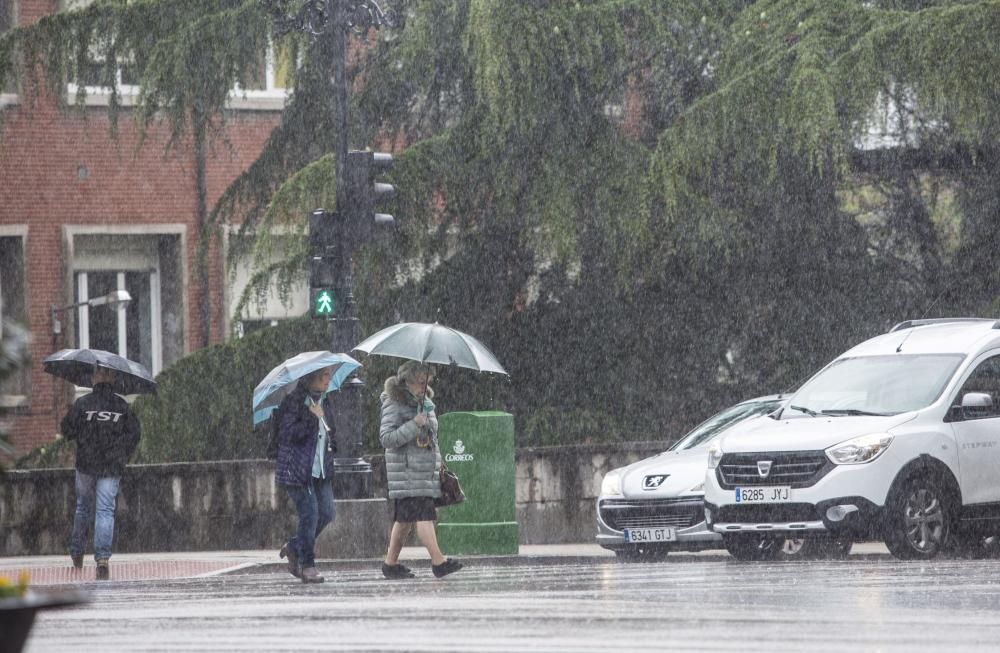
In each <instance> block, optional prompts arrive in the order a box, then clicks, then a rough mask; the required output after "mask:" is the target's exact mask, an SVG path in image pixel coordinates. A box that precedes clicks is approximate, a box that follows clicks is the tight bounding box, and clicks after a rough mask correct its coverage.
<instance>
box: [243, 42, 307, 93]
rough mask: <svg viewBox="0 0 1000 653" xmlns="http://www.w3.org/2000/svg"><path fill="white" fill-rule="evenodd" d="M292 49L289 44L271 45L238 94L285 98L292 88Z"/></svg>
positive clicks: (260, 57)
mask: <svg viewBox="0 0 1000 653" xmlns="http://www.w3.org/2000/svg"><path fill="white" fill-rule="evenodd" d="M294 69H295V67H294V65H293V62H292V48H291V47H290V45H289V44H287V43H280V42H279V43H271V44H269V45H268V48H267V52H261V53H260V54H259V56H258V57H257V61H256V62H255V66H254V71H253V73H252V74H251V76H250V79H248V80H247V82H246V86H245V88H237V89H236V90H237V92H246V93H247V95H250V96H253V95H265V96H266V95H280V96H282V97H283V96H284V95H285V94H286V93H287V92H288V90H289V89H291V88H292V73H293V72H294Z"/></svg>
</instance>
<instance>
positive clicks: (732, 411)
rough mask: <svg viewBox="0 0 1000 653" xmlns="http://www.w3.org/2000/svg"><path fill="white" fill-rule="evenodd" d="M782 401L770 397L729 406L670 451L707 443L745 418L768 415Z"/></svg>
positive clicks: (697, 427) (678, 442)
mask: <svg viewBox="0 0 1000 653" xmlns="http://www.w3.org/2000/svg"><path fill="white" fill-rule="evenodd" d="M780 403H781V401H780V400H778V399H768V400H766V401H745V402H743V403H742V404H736V405H735V406H733V407H731V408H727V409H726V410H724V411H722V412H721V413H716V414H715V415H712V416H711V417H709V418H708V419H707V420H705V421H704V422H702V423H701V424H699V425H698V426H696V427H694V430H692V431H691V432H690V433H688V434H687V435H685V436H684V437H683V438H681V439H680V440H678V441H677V442H675V443H674V445H673V446H672V447H670V449H668V451H683V450H684V449H692V448H694V447H697V446H698V445H702V444H706V443H708V441H709V440H712V439H713V438H715V436H717V435H719V434H720V433H722V432H723V431H725V430H726V429H727V428H729V427H730V426H733V425H734V424H736V423H737V422H742V421H743V420H745V419H749V418H751V417H756V416H757V415H766V414H767V413H770V412H771V411H772V410H774V409H775V408H777V407H778V404H780Z"/></svg>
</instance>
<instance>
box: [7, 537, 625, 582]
mask: <svg viewBox="0 0 1000 653" xmlns="http://www.w3.org/2000/svg"><path fill="white" fill-rule="evenodd" d="M428 557H429V556H428V554H427V550H426V549H424V548H423V547H405V548H404V549H403V552H402V554H401V555H400V559H401V560H403V561H408V560H426V559H428ZM461 557H462V558H463V559H470V560H473V559H474V560H479V561H481V562H488V563H489V564H492V565H503V564H516V563H518V562H519V561H520V562H523V561H524V560H525V559H531V560H534V561H537V562H543V561H550V560H552V559H558V560H559V561H561V562H580V561H591V560H593V559H595V558H607V559H614V554H613V553H612V552H611V551H607V550H605V549H602V548H601V547H599V546H598V545H596V544H586V543H584V544H535V545H521V546H520V548H519V553H518V555H517V556H511V555H507V556H493V555H472V556H461ZM379 562H380V560H379V559H377V558H373V559H357V558H353V559H350V558H348V559H321V560H317V561H316V566H317V568H319V569H320V570H321V571H326V570H338V569H341V570H351V569H365V568H369V567H370V568H373V569H378V568H379ZM94 567H95V566H94V559H93V557H92V556H91V557H88V558H85V559H84V561H83V569H74V568H73V565H72V563H71V562H70V559H69V555H65V556H25V557H11V558H0V578H7V579H10V580H12V581H14V580H16V579H17V576H18V574H19V573H20V572H21V571H27V572H28V574H29V575H30V578H31V581H30V582H31V585H32V586H33V587H39V586H46V585H72V584H77V583H86V582H93V581H94V571H95V569H94ZM284 570H285V562H284V561H283V560H281V559H279V558H278V551H277V549H274V550H262V551H191V552H174V553H169V552H168V553H116V554H115V555H113V556H112V557H111V579H112V580H116V581H125V580H153V579H174V578H197V577H204V576H217V575H222V574H233V573H244V574H250V573H275V572H280V571H284Z"/></svg>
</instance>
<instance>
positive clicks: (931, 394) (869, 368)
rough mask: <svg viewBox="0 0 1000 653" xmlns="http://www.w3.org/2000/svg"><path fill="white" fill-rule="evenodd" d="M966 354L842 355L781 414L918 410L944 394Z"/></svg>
mask: <svg viewBox="0 0 1000 653" xmlns="http://www.w3.org/2000/svg"><path fill="white" fill-rule="evenodd" d="M964 358H965V357H964V356H962V355H961V354H911V355H903V354H900V355H895V356H894V355H889V356H864V357H860V358H843V359H841V360H838V361H835V362H834V363H832V364H831V365H830V366H829V367H827V368H826V369H825V370H823V371H822V372H820V373H819V374H818V375H817V376H816V377H814V378H813V379H810V380H809V381H808V382H807V383H806V384H805V385H804V386H802V388H801V389H800V390H799V391H798V392H797V393H795V396H794V397H792V399H791V400H790V401H789V402H788V409H787V410H785V411H783V412H782V417H792V416H802V417H807V416H809V415H813V416H815V415H818V414H827V415H895V414H897V413H906V412H909V411H912V410H920V409H921V408H924V407H925V406H929V405H930V404H932V403H933V402H934V400H936V399H937V398H938V397H939V396H941V393H942V392H943V391H944V388H945V385H947V383H948V380H949V379H951V376H952V374H954V373H955V369H956V368H957V367H958V365H959V364H960V363H961V362H962V360H963V359H964Z"/></svg>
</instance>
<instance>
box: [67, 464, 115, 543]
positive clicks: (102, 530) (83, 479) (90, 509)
mask: <svg viewBox="0 0 1000 653" xmlns="http://www.w3.org/2000/svg"><path fill="white" fill-rule="evenodd" d="M120 482H121V479H120V478H118V477H117V476H101V477H98V476H91V475H90V474H84V473H83V472H81V471H79V470H77V472H76V515H75V516H74V517H73V535H72V536H71V537H70V540H69V552H70V555H74V556H77V555H83V552H84V551H85V550H86V548H87V540H88V539H89V536H90V522H91V521H93V522H94V559H95V560H107V559H108V558H110V557H111V543H112V541H113V540H114V536H115V500H116V499H117V498H118V484H119V483H120ZM95 504H96V507H97V516H96V518H95V516H94V507H95Z"/></svg>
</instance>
